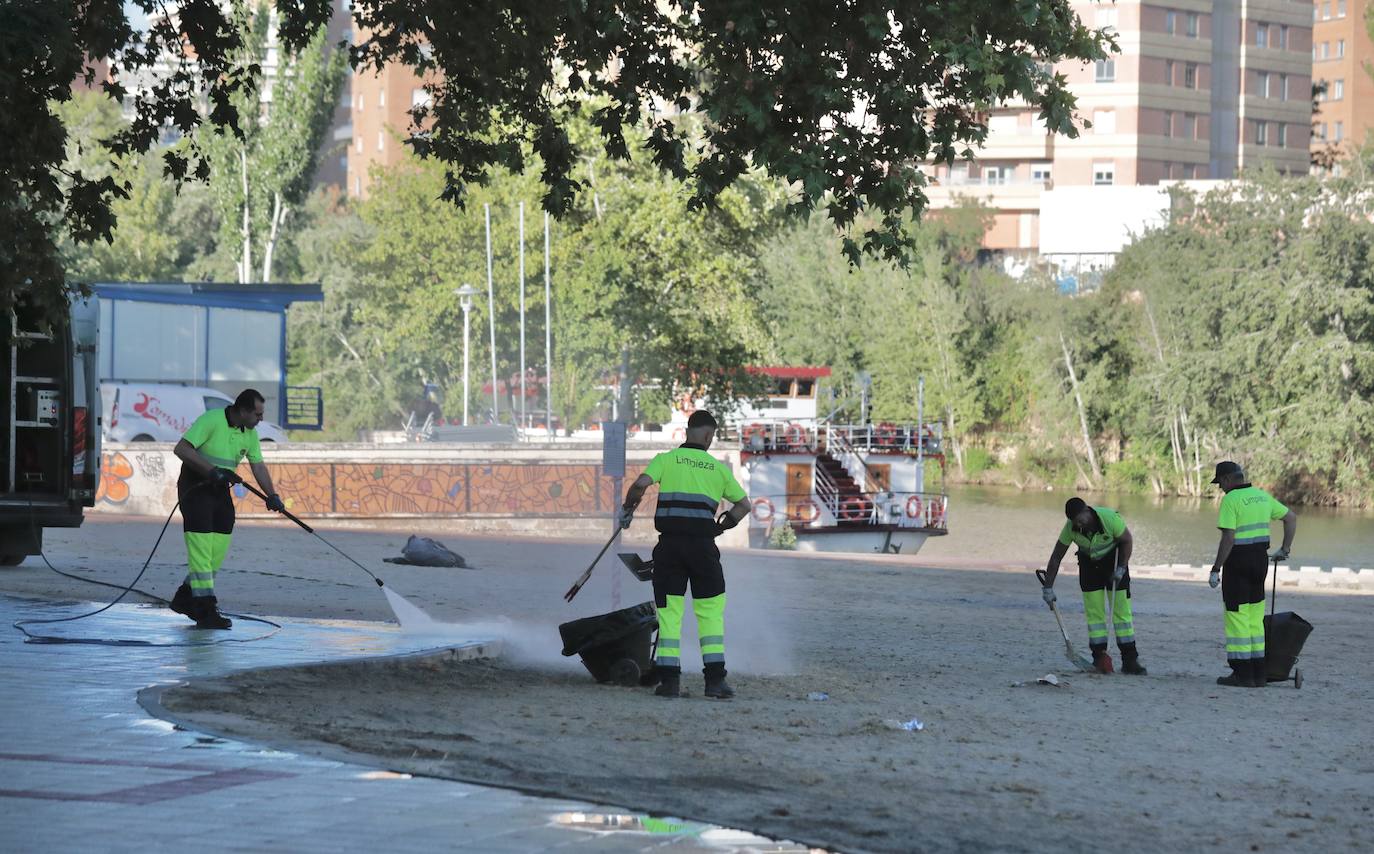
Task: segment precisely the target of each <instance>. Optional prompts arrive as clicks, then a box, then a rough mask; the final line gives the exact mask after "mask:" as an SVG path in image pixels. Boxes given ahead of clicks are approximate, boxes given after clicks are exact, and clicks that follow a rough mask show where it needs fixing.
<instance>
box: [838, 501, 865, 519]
mask: <svg viewBox="0 0 1374 854" xmlns="http://www.w3.org/2000/svg"><path fill="white" fill-rule="evenodd" d="M840 518H841V519H843V520H844V521H846V522H860V521H862V520H863V518H864V503H863V502H862V501H861V500H859V499H857V498H846V499H845V501H844V503H843V504H841V505H840Z"/></svg>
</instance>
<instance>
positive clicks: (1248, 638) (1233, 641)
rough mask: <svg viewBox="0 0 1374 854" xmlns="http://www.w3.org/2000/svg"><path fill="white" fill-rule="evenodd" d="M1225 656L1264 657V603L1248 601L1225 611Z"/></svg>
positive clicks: (1235, 657) (1238, 659) (1232, 657)
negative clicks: (1234, 608) (1232, 609)
mask: <svg viewBox="0 0 1374 854" xmlns="http://www.w3.org/2000/svg"><path fill="white" fill-rule="evenodd" d="M1226 658H1227V659H1228V660H1231V661H1245V660H1247V659H1251V658H1264V603H1263V602H1248V603H1246V604H1243V605H1241V606H1240V607H1238V608H1236V610H1234V611H1227V612H1226Z"/></svg>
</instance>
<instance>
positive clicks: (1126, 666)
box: [1121, 658, 1148, 676]
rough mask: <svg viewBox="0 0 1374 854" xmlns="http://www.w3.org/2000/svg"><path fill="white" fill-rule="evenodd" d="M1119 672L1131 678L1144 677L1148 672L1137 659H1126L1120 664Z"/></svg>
mask: <svg viewBox="0 0 1374 854" xmlns="http://www.w3.org/2000/svg"><path fill="white" fill-rule="evenodd" d="M1121 672H1122V673H1129V674H1130V675H1132V676H1146V675H1148V671H1147V670H1146V669H1145V665H1143V664H1141V663H1140V659H1138V658H1128V659H1125V660H1124V661H1122V662H1121Z"/></svg>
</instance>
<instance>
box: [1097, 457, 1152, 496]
mask: <svg viewBox="0 0 1374 854" xmlns="http://www.w3.org/2000/svg"><path fill="white" fill-rule="evenodd" d="M1103 473H1104V474H1106V475H1107V487H1108V488H1109V489H1118V490H1121V491H1123V492H1145V491H1146V490H1148V489H1149V488H1150V466H1149V464H1148V463H1146V462H1145V460H1142V459H1140V458H1139V457H1127V458H1126V459H1124V460H1122V461H1121V462H1119V463H1108V464H1107V467H1106V470H1105V471H1104V472H1103Z"/></svg>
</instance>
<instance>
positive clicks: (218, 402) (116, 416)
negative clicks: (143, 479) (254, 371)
mask: <svg viewBox="0 0 1374 854" xmlns="http://www.w3.org/2000/svg"><path fill="white" fill-rule="evenodd" d="M100 397H101V412H102V415H103V417H102V418H101V425H102V429H103V436H104V439H105V441H107V442H175V441H177V440H178V439H180V438H181V434H183V433H185V432H186V431H187V430H188V429H190V427H191V424H192V423H194V422H195V420H196V419H197V418H199V417H200V416H201V415H203V414H205V412H207V411H209V410H211V409H223V408H224V407H226V406H229V405H230V404H232V403H233V402H234V401H233V399H232V398H230V397H229V396H228V395H227V394H225V393H224V392H222V391H216V390H215V389H213V388H205V387H203V386H190V385H175V384H172V383H124V382H111V381H109V380H105V381H102V382H101V383H100ZM258 438H259V439H261V440H262V441H264V442H285V441H287V439H286V434H285V433H284V432H283V431H282V429H281V428H280V427H278V426H277V425H275V424H272V423H270V422H268V421H264V422H262V423H261V424H259V425H258Z"/></svg>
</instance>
